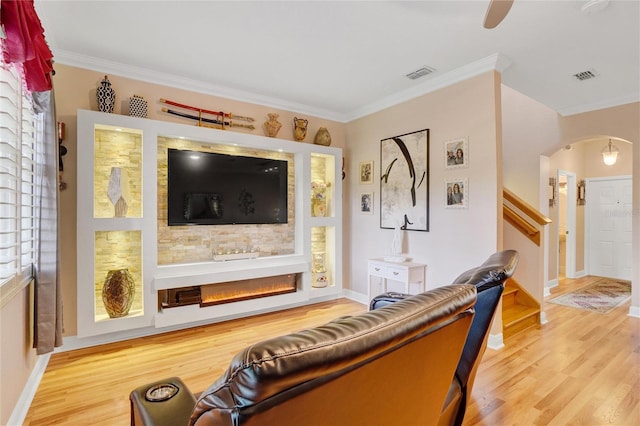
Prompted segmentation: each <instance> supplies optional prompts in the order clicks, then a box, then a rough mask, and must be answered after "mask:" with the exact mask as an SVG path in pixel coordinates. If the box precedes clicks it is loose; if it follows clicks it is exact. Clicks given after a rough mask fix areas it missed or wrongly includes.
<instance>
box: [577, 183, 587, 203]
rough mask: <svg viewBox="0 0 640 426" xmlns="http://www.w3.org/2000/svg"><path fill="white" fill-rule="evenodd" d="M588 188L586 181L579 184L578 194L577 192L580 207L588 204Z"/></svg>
mask: <svg viewBox="0 0 640 426" xmlns="http://www.w3.org/2000/svg"><path fill="white" fill-rule="evenodd" d="M586 188H587V184H586V183H585V181H584V179H582V180H581V181H580V182H578V192H577V194H576V195H577V202H578V205H579V206H584V204H585V202H586V200H587V199H586Z"/></svg>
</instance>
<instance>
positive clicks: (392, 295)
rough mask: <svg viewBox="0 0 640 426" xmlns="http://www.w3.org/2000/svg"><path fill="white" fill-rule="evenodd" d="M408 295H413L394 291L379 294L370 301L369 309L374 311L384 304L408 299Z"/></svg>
mask: <svg viewBox="0 0 640 426" xmlns="http://www.w3.org/2000/svg"><path fill="white" fill-rule="evenodd" d="M407 297H411V295H410V294H406V293H396V292H393V291H389V292H387V293H382V294H379V295H378V296H376V297H374V298H373V299H371V302H369V310H370V311H374V310H376V309H378V308H382V307H383V306H387V305H391V304H392V303H396V302H398V301H400V300H403V299H406V298H407Z"/></svg>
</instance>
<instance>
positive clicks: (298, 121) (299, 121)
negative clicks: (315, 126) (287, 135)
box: [293, 117, 309, 142]
mask: <svg viewBox="0 0 640 426" xmlns="http://www.w3.org/2000/svg"><path fill="white" fill-rule="evenodd" d="M308 125H309V120H305V119H304V118H298V117H294V118H293V137H294V138H295V139H296V140H297V141H298V142H302V141H303V140H304V138H306V137H307V126H308Z"/></svg>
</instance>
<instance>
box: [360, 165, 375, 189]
mask: <svg viewBox="0 0 640 426" xmlns="http://www.w3.org/2000/svg"><path fill="white" fill-rule="evenodd" d="M360 183H364V184H369V183H373V161H363V162H361V163H360Z"/></svg>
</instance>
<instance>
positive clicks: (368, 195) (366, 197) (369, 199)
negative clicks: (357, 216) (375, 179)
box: [360, 192, 373, 214]
mask: <svg viewBox="0 0 640 426" xmlns="http://www.w3.org/2000/svg"><path fill="white" fill-rule="evenodd" d="M360 213H363V214H373V192H362V193H361V194H360Z"/></svg>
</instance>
